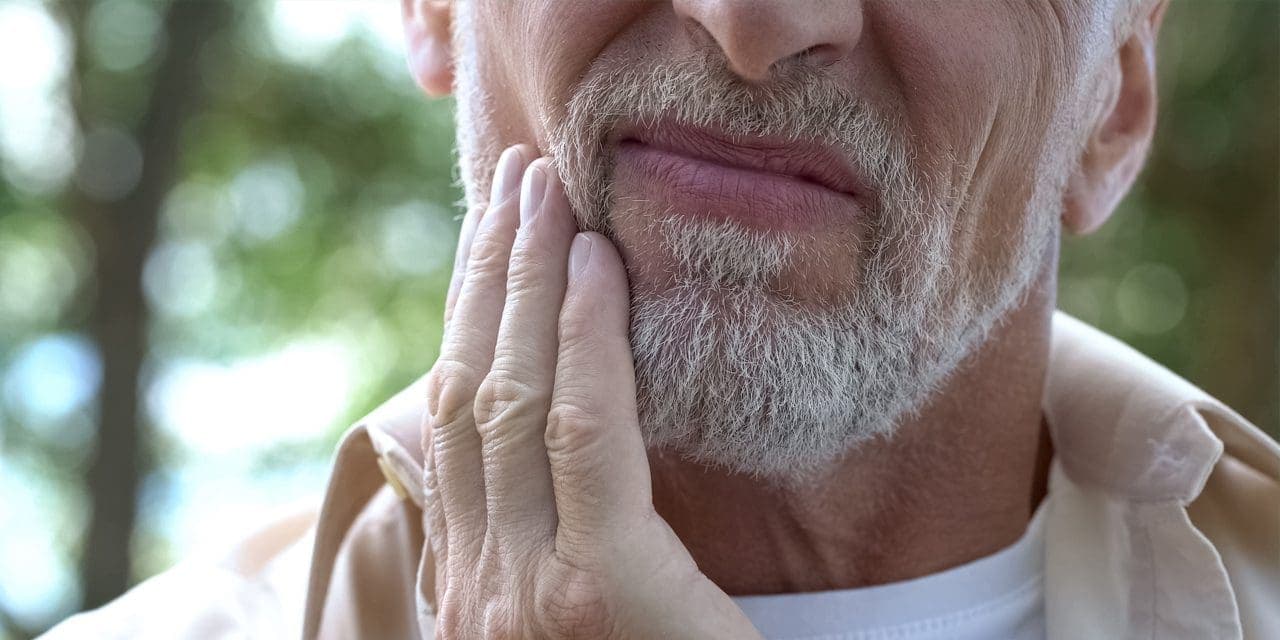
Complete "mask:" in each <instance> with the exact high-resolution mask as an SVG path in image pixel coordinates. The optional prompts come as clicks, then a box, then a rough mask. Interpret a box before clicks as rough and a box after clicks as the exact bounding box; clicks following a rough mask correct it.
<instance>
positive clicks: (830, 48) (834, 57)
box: [795, 44, 844, 67]
mask: <svg viewBox="0 0 1280 640" xmlns="http://www.w3.org/2000/svg"><path fill="white" fill-rule="evenodd" d="M843 57H844V55H843V54H842V53H840V48H839V47H837V46H835V45H831V44H816V45H814V46H812V47H809V48H808V49H805V50H804V51H801V52H800V53H797V54H796V55H795V58H796V59H797V60H799V61H800V62H804V63H808V64H812V65H817V66H820V67H829V66H831V65H833V64H835V63H837V62H839V61H840V59H841V58H843Z"/></svg>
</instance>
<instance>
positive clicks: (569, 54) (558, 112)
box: [485, 0, 654, 152]
mask: <svg viewBox="0 0 1280 640" xmlns="http://www.w3.org/2000/svg"><path fill="white" fill-rule="evenodd" d="M653 4H654V3H652V2H649V1H646V0H521V1H520V2H511V1H510V0H494V1H493V2H491V3H489V4H488V5H487V6H488V14H489V18H490V19H491V20H490V23H489V24H490V29H489V32H490V33H489V38H488V45H487V46H486V48H485V53H487V54H489V56H490V58H491V60H492V62H491V63H490V65H489V67H490V68H489V69H488V71H487V73H486V75H488V76H489V77H490V78H491V82H490V87H491V89H492V94H493V95H494V100H495V103H496V104H495V108H496V110H497V111H498V112H500V113H501V114H503V116H504V119H505V120H507V121H508V126H509V130H508V131H507V132H505V133H506V135H508V136H510V137H511V138H512V139H513V140H514V141H518V142H526V143H531V144H534V145H536V146H537V147H538V148H539V149H540V150H542V151H543V152H545V151H546V150H547V149H548V146H549V145H548V140H549V139H550V135H549V130H550V127H551V125H552V124H553V123H555V122H559V121H561V120H562V119H563V117H564V114H565V105H566V104H567V103H568V101H569V99H570V97H572V95H573V91H574V88H575V86H576V85H577V84H578V82H579V81H580V80H581V78H582V77H583V76H584V75H586V72H587V70H588V68H589V67H590V65H591V63H592V62H593V61H594V60H595V59H596V58H597V57H598V56H599V55H600V53H601V51H603V50H604V49H606V48H607V47H609V46H611V45H613V44H614V43H615V41H616V40H617V39H618V37H619V34H620V33H622V32H623V31H625V30H626V29H627V28H628V26H629V25H631V24H632V23H633V22H634V21H635V20H636V19H637V17H638V16H640V15H641V14H642V13H643V12H644V11H645V9H646V8H648V7H652V6H653Z"/></svg>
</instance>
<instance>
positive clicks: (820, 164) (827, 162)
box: [612, 120, 868, 197]
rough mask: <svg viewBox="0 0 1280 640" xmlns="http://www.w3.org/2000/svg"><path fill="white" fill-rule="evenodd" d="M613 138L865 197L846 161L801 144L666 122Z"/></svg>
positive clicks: (831, 152)
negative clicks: (735, 134)
mask: <svg viewBox="0 0 1280 640" xmlns="http://www.w3.org/2000/svg"><path fill="white" fill-rule="evenodd" d="M612 137H613V139H614V140H615V141H616V142H617V143H619V144H621V143H626V142H639V143H641V144H644V145H647V146H649V147H652V148H654V149H658V150H661V151H667V152H670V153H675V154H678V155H682V156H686V157H690V158H694V159H697V160H703V161H707V162H714V163H717V164H722V165H726V166H730V167H735V168H741V169H750V170H754V171H761V172H765V173H774V174H778V175H783V176H788V177H791V178H795V179H798V180H801V181H804V182H810V183H814V184H817V185H819V186H822V187H825V188H827V189H830V190H832V191H836V192H839V193H844V194H847V195H850V196H855V197H866V196H867V195H868V194H867V193H866V187H865V184H864V182H863V180H862V176H861V175H860V173H859V172H858V171H856V170H855V168H854V167H853V166H851V164H850V162H849V160H848V159H847V158H846V157H844V156H843V155H841V154H839V153H837V152H836V151H835V150H834V149H833V148H831V147H829V146H827V145H822V144H818V143H816V142H810V141H805V140H803V139H794V138H787V137H773V136H732V135H728V134H726V133H724V132H723V131H718V130H715V129H708V128H704V127H692V126H688V125H684V124H680V123H676V122H672V121H670V120H659V121H658V122H656V123H652V124H650V125H647V126H641V125H635V126H626V127H622V128H621V129H619V130H618V132H617V133H616V134H615V135H614V136H612Z"/></svg>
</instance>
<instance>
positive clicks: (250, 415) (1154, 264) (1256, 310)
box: [0, 0, 1280, 638]
mask: <svg viewBox="0 0 1280 640" xmlns="http://www.w3.org/2000/svg"><path fill="white" fill-rule="evenodd" d="M402 55H403V54H402V51H401V45H400V42H399V6H398V3H395V2H389V1H384V0H261V1H250V0H237V1H232V0H221V1H219V0H199V1H190V0H186V1H180V2H176V3H172V4H171V3H168V2H164V1H162V0H97V1H91V0H74V1H64V2H52V1H50V2H40V1H38V0H0V59H3V60H5V63H4V70H3V71H2V72H0V161H2V163H3V164H2V179H0V638H26V637H29V636H31V635H33V634H34V633H37V632H39V631H40V630H42V629H44V628H47V627H48V626H49V625H50V624H52V623H53V622H55V621H57V620H59V619H61V618H62V617H64V616H66V615H67V614H69V613H71V612H74V611H76V610H79V609H81V608H82V607H87V606H96V605H98V604H101V603H102V602H104V601H106V600H108V599H110V598H112V597H114V596H115V595H117V594H118V593H120V592H121V590H123V589H125V588H126V587H128V586H129V585H131V584H134V583H136V582H137V581H138V580H140V579H142V578H145V577H146V576H148V575H151V574H153V573H154V572H156V571H159V570H161V569H162V568H164V567H165V566H167V565H168V564H170V563H171V562H173V561H174V560H175V559H176V558H178V557H181V556H185V555H188V554H193V553H202V552H208V551H212V550H215V549H217V548H218V547H219V545H220V544H221V543H224V542H225V541H226V540H227V538H228V536H232V535H236V534H238V533H241V532H243V531H245V530H246V529H248V528H250V527H252V525H253V523H254V522H255V521H261V519H263V518H266V517H267V516H268V515H269V514H271V513H273V512H276V511H278V510H279V509H280V508H282V506H285V505H288V504H289V503H291V502H293V501H299V500H307V499H314V497H315V496H316V495H317V493H318V492H319V491H321V490H322V488H323V481H324V478H325V475H326V470H327V466H328V459H329V454H330V451H331V449H332V447H333V445H334V443H335V441H336V438H337V436H338V435H339V433H340V432H341V430H342V429H343V428H344V427H345V426H346V425H347V424H348V423H350V422H351V421H352V420H353V419H355V418H357V417H358V416H359V415H360V414H362V413H363V412H365V411H367V410H368V409H370V408H371V407H373V406H374V405H375V404H376V403H377V402H378V401H379V399H382V398H385V397H387V396H389V395H390V394H392V393H393V392H394V391H395V390H397V389H398V388H400V387H401V386H403V385H405V384H407V383H408V382H409V381H410V380H412V379H413V378H414V377H416V376H418V375H420V374H421V373H422V372H424V371H426V370H427V369H428V368H429V367H430V365H431V363H432V361H433V360H434V358H435V355H436V349H437V341H438V338H439V333H440V315H441V305H442V300H441V298H442V295H443V291H444V286H445V283H446V281H447V278H448V275H449V273H448V271H449V266H450V262H451V252H452V247H453V243H454V240H455V238H454V236H455V233H456V229H457V225H458V215H457V214H458V209H457V207H456V205H455V203H456V202H457V201H458V199H459V198H460V195H461V194H460V192H459V191H458V189H457V188H456V187H455V186H454V184H453V181H454V176H455V172H454V168H453V153H452V138H453V133H452V111H451V109H452V104H451V103H450V102H447V101H434V102H432V101H428V100H425V99H424V98H423V97H422V96H421V95H420V94H418V92H417V91H416V89H415V88H414V86H413V84H412V82H411V81H410V79H409V78H408V76H407V74H406V72H405V71H404V64H403V60H402ZM1160 77H1161V93H1162V108H1161V116H1160V125H1159V132H1158V135H1157V140H1156V144H1155V150H1154V153H1153V155H1152V157H1151V161H1150V164H1149V167H1148V169H1147V171H1146V173H1145V174H1144V176H1143V178H1142V180H1141V182H1140V184H1139V185H1138V187H1137V188H1136V190H1135V191H1134V193H1133V194H1132V195H1131V196H1130V197H1129V198H1128V199H1127V200H1126V201H1125V203H1124V205H1123V207H1122V210H1121V211H1120V212H1119V214H1118V215H1117V216H1116V217H1115V218H1114V220H1113V221H1112V222H1110V223H1108V224H1107V225H1106V226H1105V227H1104V228H1103V229H1102V230H1101V231H1100V232H1098V233H1097V234H1095V235H1093V236H1090V237H1086V238H1073V239H1070V240H1068V242H1067V245H1066V249H1065V251H1064V256H1063V275H1062V292H1061V306H1062V307H1063V308H1065V309H1066V310H1068V311H1070V312H1072V313H1074V314H1076V315H1078V316H1080V317H1081V318H1083V319H1085V320H1087V321H1089V322H1092V323H1094V324H1097V325H1098V326H1100V327H1102V328H1103V329H1105V330H1106V331H1108V332H1111V333H1113V334H1115V335H1117V336H1119V337H1120V338H1122V339H1124V340H1126V341H1128V342H1129V343H1131V344H1133V345H1135V346H1136V347H1138V348H1139V349H1141V350H1142V351H1144V352H1146V353H1148V354H1150V355H1151V356H1153V357H1154V358H1156V359H1157V360H1159V361H1160V362H1163V363H1165V364H1166V365H1168V366H1169V367H1170V368H1172V369H1173V370H1175V371H1177V372H1179V373H1180V374H1182V375H1183V376H1185V377H1187V378H1189V379H1190V380H1192V381H1193V382H1195V383H1196V384H1198V385H1200V386H1202V387H1204V388H1205V389H1207V390H1208V391H1209V392H1210V393H1212V394H1214V395H1216V396H1218V397H1220V398H1222V399H1223V400H1225V401H1226V402H1228V403H1229V404H1231V405H1232V406H1234V407H1236V408H1237V409H1238V410H1239V411H1240V412H1242V413H1243V414H1244V415H1245V416H1246V417H1248V418H1250V419H1251V420H1253V421H1254V422H1255V423H1257V424H1259V425H1261V426H1262V427H1263V428H1264V429H1266V430H1268V431H1269V432H1270V433H1272V434H1273V435H1274V434H1276V433H1277V429H1278V422H1280V407H1278V406H1277V396H1278V394H1277V391H1278V390H1280V384H1278V380H1277V372H1278V370H1280V363H1278V362H1277V359H1278V345H1277V328H1278V325H1280V310H1278V299H1280V295H1278V292H1280V262H1278V258H1277V256H1278V255H1280V251H1278V249H1280V215H1278V213H1280V206H1278V205H1280V194H1278V193H1277V186H1278V185H1280V164H1278V163H1277V154H1278V150H1280V130H1278V127H1277V125H1278V123H1280V106H1278V104H1277V99H1278V94H1280V4H1278V3H1277V2H1274V1H1239V2H1230V1H1211V0H1181V1H1175V2H1174V3H1173V6H1172V8H1171V10H1170V12H1169V16H1168V20H1167V24H1166V27H1165V30H1164V34H1163V36H1162V41H1161V51H1160ZM86 549H93V551H94V552H93V553H85V550H86Z"/></svg>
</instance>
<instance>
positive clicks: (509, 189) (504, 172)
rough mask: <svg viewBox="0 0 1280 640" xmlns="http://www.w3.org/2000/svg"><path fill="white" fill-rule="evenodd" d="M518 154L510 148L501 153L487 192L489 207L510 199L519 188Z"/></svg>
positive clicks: (522, 168)
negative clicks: (491, 184) (491, 183)
mask: <svg viewBox="0 0 1280 640" xmlns="http://www.w3.org/2000/svg"><path fill="white" fill-rule="evenodd" d="M523 170H524V167H521V166H520V152H519V151H518V150H516V148H515V147H511V148H509V149H507V150H506V151H503V152H502V157H500V158H498V166H497V168H496V169H494V171H493V186H492V187H491V188H490V190H489V206H493V205H496V204H500V203H501V202H502V201H503V200H506V199H507V198H509V197H511V195H512V194H514V193H515V192H516V189H517V188H519V186H520V173H521V172H522V171H523Z"/></svg>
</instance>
